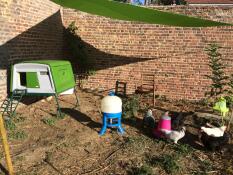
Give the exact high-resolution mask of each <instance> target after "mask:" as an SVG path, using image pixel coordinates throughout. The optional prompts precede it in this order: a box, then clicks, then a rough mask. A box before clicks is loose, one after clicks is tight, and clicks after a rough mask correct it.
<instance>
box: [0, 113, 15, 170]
mask: <svg viewBox="0 0 233 175" xmlns="http://www.w3.org/2000/svg"><path fill="white" fill-rule="evenodd" d="M0 132H1V136H2V143H3V148H4V151H5V157H6V164H7V167H8V173H9V175H13V174H14V171H13V165H12V162H11V156H10V149H9V145H8V142H7V135H6V129H5V127H4V122H3V117H2V114H0Z"/></svg>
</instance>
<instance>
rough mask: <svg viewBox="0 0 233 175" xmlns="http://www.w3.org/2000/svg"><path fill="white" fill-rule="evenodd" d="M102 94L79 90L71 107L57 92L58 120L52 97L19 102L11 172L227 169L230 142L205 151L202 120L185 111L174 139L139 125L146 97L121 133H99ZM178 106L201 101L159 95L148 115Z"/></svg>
mask: <svg viewBox="0 0 233 175" xmlns="http://www.w3.org/2000/svg"><path fill="white" fill-rule="evenodd" d="M102 95H103V94H99V93H97V92H95V93H92V92H85V91H80V90H79V91H78V96H79V98H80V101H81V106H80V107H78V108H74V105H75V96H74V95H68V96H62V97H60V104H61V106H62V112H63V113H64V114H65V117H64V118H63V119H59V118H57V117H56V105H55V101H54V99H52V100H51V101H46V100H45V101H38V102H35V103H32V104H30V105H28V106H25V105H24V106H21V107H20V108H19V109H18V111H17V112H18V113H17V116H16V118H21V119H22V120H19V121H18V122H17V123H16V125H17V129H16V131H18V130H19V131H23V132H24V133H25V136H26V137H23V138H21V137H20V138H9V140H10V147H11V154H12V158H13V164H14V169H15V171H16V173H17V174H25V175H26V174H28V175H29V174H38V175H46V174H49V175H53V174H54V175H58V174H61V175H63V174H66V175H73V174H100V175H103V174H140V173H141V174H143V172H144V174H145V172H146V174H169V173H170V174H171V173H172V174H233V167H232V165H233V158H232V154H233V147H232V142H231V143H230V144H231V145H230V146H227V147H226V148H224V149H223V150H222V151H220V152H215V153H213V152H209V151H206V150H205V149H204V148H203V147H201V146H200V145H198V144H197V143H196V141H197V140H198V138H197V132H198V128H199V127H200V126H199V125H200V123H201V122H203V121H201V120H200V119H198V118H195V116H193V115H190V116H187V120H186V122H185V125H186V127H187V133H186V137H185V138H184V139H182V140H181V141H180V144H178V145H174V144H173V143H170V142H167V141H163V140H157V139H155V138H153V137H152V134H151V133H152V132H151V131H150V129H148V128H145V127H143V124H142V118H143V116H144V113H145V109H146V108H145V106H147V107H148V106H149V105H150V104H146V103H147V100H146V102H145V101H143V99H141V106H143V107H141V109H140V111H139V113H138V116H137V117H136V118H134V119H133V120H127V121H124V122H123V127H124V129H125V130H126V133H125V134H124V135H118V133H117V131H116V130H114V129H108V131H107V133H106V134H105V135H104V136H102V137H100V136H99V135H98V131H100V129H101V126H102V124H101V123H102V122H101V120H102V116H101V114H100V112H99V104H100V100H101V98H102ZM184 108H185V110H186V111H195V110H201V109H202V108H203V106H201V105H197V104H187V103H186V102H169V101H166V100H161V99H160V100H157V101H156V107H155V108H153V109H154V112H153V114H154V116H155V117H156V119H157V120H158V119H159V117H160V116H161V115H162V114H163V112H164V111H167V110H169V111H180V110H181V109H184ZM198 122H199V123H198ZM1 149H2V147H1ZM1 152H2V151H1ZM1 157H2V159H1V162H2V164H3V165H5V163H4V158H3V156H1Z"/></svg>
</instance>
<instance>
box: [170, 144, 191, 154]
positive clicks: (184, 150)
mask: <svg viewBox="0 0 233 175" xmlns="http://www.w3.org/2000/svg"><path fill="white" fill-rule="evenodd" d="M174 149H175V150H176V151H177V154H178V155H188V154H190V153H191V152H193V148H192V147H191V146H189V145H186V144H180V145H174Z"/></svg>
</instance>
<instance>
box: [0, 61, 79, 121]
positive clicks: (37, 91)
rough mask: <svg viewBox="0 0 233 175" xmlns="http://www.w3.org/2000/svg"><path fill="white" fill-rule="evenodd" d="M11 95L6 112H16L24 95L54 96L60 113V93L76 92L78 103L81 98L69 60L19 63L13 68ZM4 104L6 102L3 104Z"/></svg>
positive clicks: (6, 105) (6, 104) (6, 103)
mask: <svg viewBox="0 0 233 175" xmlns="http://www.w3.org/2000/svg"><path fill="white" fill-rule="evenodd" d="M10 92H11V93H10V94H11V95H10V97H9V98H8V99H7V100H5V101H6V102H5V101H4V102H5V107H3V108H4V109H5V110H4V111H5V112H8V113H14V112H15V110H16V108H17V105H18V103H19V101H20V100H21V99H22V97H23V96H24V95H29V96H54V97H55V99H56V103H57V109H58V113H57V114H58V115H60V116H61V109H60V105H59V101H58V95H61V94H73V93H74V94H75V97H76V104H75V106H77V105H78V104H79V99H78V96H77V94H76V91H75V80H74V74H73V71H72V67H71V64H70V62H69V61H65V60H43V61H26V62H22V63H18V64H15V65H13V66H12V68H11V82H10ZM3 106H4V104H3Z"/></svg>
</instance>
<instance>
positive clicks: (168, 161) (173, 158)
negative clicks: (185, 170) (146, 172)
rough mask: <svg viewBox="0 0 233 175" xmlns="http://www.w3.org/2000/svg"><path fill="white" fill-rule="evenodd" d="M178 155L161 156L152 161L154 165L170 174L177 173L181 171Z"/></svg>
mask: <svg viewBox="0 0 233 175" xmlns="http://www.w3.org/2000/svg"><path fill="white" fill-rule="evenodd" d="M177 160H178V156H177V155H168V154H165V155H161V156H159V157H154V158H152V160H151V164H152V165H160V166H161V167H163V169H164V170H165V171H166V172H167V173H168V174H173V173H177V172H178V171H180V166H179V164H178V162H177Z"/></svg>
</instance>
